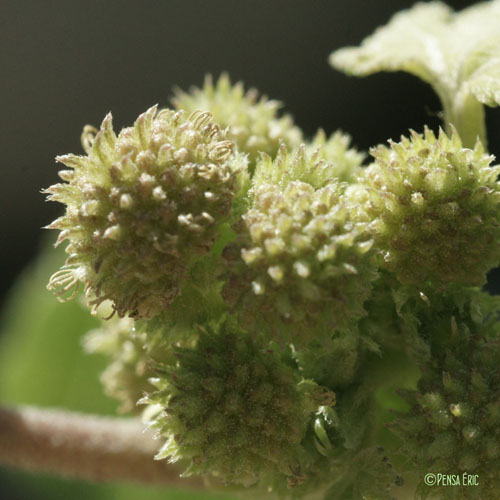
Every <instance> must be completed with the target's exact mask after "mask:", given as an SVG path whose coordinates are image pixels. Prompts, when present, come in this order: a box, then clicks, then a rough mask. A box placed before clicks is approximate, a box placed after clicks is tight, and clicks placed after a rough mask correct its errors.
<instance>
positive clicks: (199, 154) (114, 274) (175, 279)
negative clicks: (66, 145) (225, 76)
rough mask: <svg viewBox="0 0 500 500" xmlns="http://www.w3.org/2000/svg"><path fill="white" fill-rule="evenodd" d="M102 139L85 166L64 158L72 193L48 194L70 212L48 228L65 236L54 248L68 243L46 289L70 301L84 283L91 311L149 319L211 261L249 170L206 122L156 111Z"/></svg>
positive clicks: (94, 141) (62, 187) (65, 187)
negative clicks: (201, 262) (196, 268)
mask: <svg viewBox="0 0 500 500" xmlns="http://www.w3.org/2000/svg"><path fill="white" fill-rule="evenodd" d="M96 132H97V131H95V130H93V129H91V128H88V127H86V128H85V129H84V133H83V136H82V144H83V146H84V149H85V151H86V153H87V155H86V156H76V155H65V156H60V157H58V161H59V162H61V163H63V164H64V165H66V166H68V167H70V168H71V170H63V171H61V172H60V174H59V175H60V177H61V178H62V179H63V180H65V181H67V183H63V184H56V185H54V186H52V187H50V188H49V189H47V191H46V192H47V193H49V194H50V196H49V199H50V200H55V201H59V202H61V203H64V204H65V205H66V213H65V215H63V216H62V217H60V218H59V219H57V220H56V221H54V222H53V223H52V224H51V225H50V226H49V228H51V229H60V230H61V234H60V236H59V239H58V241H57V244H59V243H61V242H62V241H64V240H69V244H68V247H67V249H66V252H67V253H68V254H69V257H68V259H67V261H66V265H65V266H64V267H63V268H62V269H61V271H59V272H58V273H56V274H54V276H52V278H51V280H50V283H49V289H54V290H55V291H56V294H57V295H58V296H59V297H64V296H65V294H68V293H70V291H71V289H72V288H73V289H74V290H75V293H76V290H77V289H78V284H79V282H83V284H84V287H85V290H86V292H87V296H88V297H89V300H90V304H92V305H94V306H97V305H99V304H100V303H101V302H103V301H104V300H107V299H109V300H111V301H112V302H113V308H114V310H115V311H116V312H117V313H118V315H119V316H125V315H129V316H132V317H135V318H148V317H152V316H154V315H156V314H158V313H159V312H161V311H163V310H165V309H166V308H168V306H169V305H170V303H171V302H172V300H173V299H174V298H175V297H176V295H177V294H178V293H179V289H180V287H181V285H182V283H183V281H184V279H185V277H186V273H187V271H188V270H189V268H190V266H191V265H192V263H193V262H194V261H195V260H196V259H197V258H199V257H200V256H203V255H207V254H209V253H210V251H211V249H212V246H213V244H214V242H215V241H216V239H217V237H218V235H219V233H220V230H221V226H222V225H223V224H224V223H225V222H226V221H228V220H229V218H230V214H231V206H232V202H233V198H234V196H235V193H237V191H238V189H239V186H238V183H239V177H240V176H241V175H244V174H241V172H244V170H245V168H246V166H245V161H244V159H243V158H241V157H240V156H238V155H234V154H233V152H232V149H233V144H232V142H231V141H229V140H228V139H227V138H226V135H225V133H224V132H222V131H221V130H220V129H219V127H218V126H217V125H215V124H214V123H213V122H212V117H211V115H210V113H208V112H201V111H195V112H194V113H191V114H190V115H187V114H186V113H185V112H182V111H179V112H175V111H172V110H169V109H165V110H161V111H157V108H156V106H155V107H153V108H151V109H149V110H148V111H146V112H145V113H144V114H142V115H141V116H139V118H138V119H137V121H136V122H135V124H134V126H133V127H130V128H125V129H123V130H122V131H121V132H120V133H119V135H118V136H116V135H115V133H114V131H113V127H112V118H111V114H109V115H108V116H107V117H106V118H105V119H104V121H103V123H102V125H101V128H100V130H99V131H98V132H97V133H96ZM94 134H95V135H94ZM73 295H74V294H72V295H71V296H70V298H71V297H72V296H73Z"/></svg>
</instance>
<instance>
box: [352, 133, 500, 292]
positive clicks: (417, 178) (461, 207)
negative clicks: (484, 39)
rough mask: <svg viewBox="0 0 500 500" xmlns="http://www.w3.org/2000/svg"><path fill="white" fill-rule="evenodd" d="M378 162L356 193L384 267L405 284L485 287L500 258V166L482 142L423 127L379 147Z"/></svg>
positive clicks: (353, 197)
mask: <svg viewBox="0 0 500 500" xmlns="http://www.w3.org/2000/svg"><path fill="white" fill-rule="evenodd" d="M371 154H372V155H373V156H374V158H375V160H376V162H375V163H374V164H372V165H371V166H370V167H368V168H367V169H366V170H365V173H364V176H363V178H362V182H363V184H361V185H357V186H354V187H353V188H352V191H351V193H350V195H351V199H352V201H353V204H354V205H358V206H359V207H360V208H359V210H358V215H359V216H360V219H361V220H365V221H367V222H370V225H369V231H370V232H371V234H372V236H373V238H374V239H375V245H376V246H377V247H378V248H379V249H380V250H381V251H382V254H383V260H384V266H385V267H386V268H387V269H388V270H390V271H392V272H394V273H395V274H396V275H397V277H398V278H399V280H400V281H401V282H402V283H404V284H414V285H417V286H419V287H425V285H429V286H431V287H432V286H441V285H443V284H447V283H461V284H464V285H481V284H483V283H484V282H485V274H486V272H487V271H488V270H490V269H491V268H492V267H494V266H496V265H497V264H498V262H499V261H500V215H499V214H500V211H499V204H500V184H499V183H498V182H497V176H498V175H499V173H500V167H498V166H496V167H492V166H490V163H491V162H492V160H493V157H492V156H489V155H487V154H486V153H485V152H484V149H483V147H482V146H481V144H480V143H479V142H478V143H477V144H476V147H475V148H474V149H473V150H471V149H466V148H463V147H462V143H461V141H460V138H459V137H458V135H457V134H456V133H454V134H453V136H452V137H451V138H449V137H448V136H447V135H446V134H445V133H444V132H443V131H442V130H441V131H440V133H439V136H438V137H436V136H435V135H434V133H433V132H432V131H431V130H429V129H427V128H426V129H425V132H424V134H423V135H420V134H417V133H415V132H413V131H412V133H411V137H410V138H406V137H402V138H401V142H399V143H395V142H392V141H390V142H389V147H386V146H382V145H380V146H377V147H376V148H374V149H372V151H371Z"/></svg>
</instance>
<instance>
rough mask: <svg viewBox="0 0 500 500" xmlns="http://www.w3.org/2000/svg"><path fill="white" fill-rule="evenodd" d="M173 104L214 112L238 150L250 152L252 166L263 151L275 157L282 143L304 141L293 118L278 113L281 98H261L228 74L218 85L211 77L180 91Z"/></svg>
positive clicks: (290, 144)
mask: <svg viewBox="0 0 500 500" xmlns="http://www.w3.org/2000/svg"><path fill="white" fill-rule="evenodd" d="M173 104H174V105H175V107H176V108H177V109H184V110H186V111H188V112H192V111H195V110H197V109H203V110H207V111H210V112H211V113H213V115H214V120H215V121H216V123H218V124H219V125H220V126H221V127H224V128H225V127H228V138H230V139H231V140H233V141H234V142H235V144H236V146H237V148H238V150H239V151H241V152H243V153H248V155H249V157H250V164H251V165H253V164H254V162H255V160H256V159H257V158H258V157H259V154H260V153H262V152H264V153H267V154H268V155H271V156H275V155H276V153H277V152H278V148H279V145H280V143H282V142H283V143H284V144H285V145H286V146H287V147H289V148H295V147H297V146H298V145H299V144H300V142H301V141H302V132H301V131H300V129H299V128H297V127H296V126H294V124H293V121H292V119H291V117H290V116H288V115H285V116H283V117H279V116H278V110H279V108H280V107H281V105H280V103H279V102H278V101H270V100H268V99H267V98H266V97H265V96H264V97H259V94H258V92H257V91H256V90H255V89H250V90H248V91H246V92H245V89H244V88H243V84H242V83H241V82H240V83H236V84H235V85H232V84H231V80H230V79H229V76H228V75H227V74H223V75H221V76H220V77H219V79H218V80H217V83H216V84H215V85H214V83H213V81H212V78H211V77H210V76H208V77H207V78H206V79H205V83H204V85H203V87H202V88H201V89H199V88H194V89H193V90H192V91H191V93H186V92H183V91H181V90H177V92H176V95H175V97H174V99H173Z"/></svg>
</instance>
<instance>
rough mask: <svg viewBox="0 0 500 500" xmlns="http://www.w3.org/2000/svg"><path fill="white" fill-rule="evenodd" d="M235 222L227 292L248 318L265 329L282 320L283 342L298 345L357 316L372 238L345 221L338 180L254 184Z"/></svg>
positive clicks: (366, 291) (371, 272)
mask: <svg viewBox="0 0 500 500" xmlns="http://www.w3.org/2000/svg"><path fill="white" fill-rule="evenodd" d="M299 154H300V153H299ZM280 160H281V159H280V158H279V159H278V160H277V161H280ZM294 160H295V158H294V159H293V160H291V161H294ZM273 166H274V164H272V165H271V169H270V172H271V174H272V173H273V172H274V170H273V169H272V167H273ZM285 171H287V170H285ZM241 226H242V227H241V229H239V231H238V232H239V241H238V243H237V244H236V245H237V250H236V251H233V252H231V251H230V250H231V249H229V250H228V251H227V252H226V256H227V258H228V262H229V265H228V269H230V277H229V280H228V282H227V286H226V297H228V298H229V299H230V301H231V302H232V303H233V304H234V306H235V307H236V308H237V310H238V311H240V312H241V313H242V314H244V315H245V316H246V317H247V318H248V320H249V321H251V320H252V318H253V319H258V320H262V324H260V323H259V325H260V328H263V329H266V324H267V325H273V324H274V323H276V321H277V320H281V321H283V322H284V324H283V327H282V328H280V329H279V330H280V332H282V333H283V336H284V340H285V341H287V342H292V343H294V344H295V345H298V346H302V345H304V344H305V343H307V342H308V341H310V340H311V339H312V338H317V339H318V338H320V336H322V335H324V336H325V337H328V336H329V335H331V333H333V330H334V329H335V327H342V326H346V325H347V324H349V323H350V322H353V321H354V320H356V319H357V318H359V317H360V316H361V315H363V312H364V310H363V303H364V301H365V300H366V299H367V298H368V296H369V295H370V290H371V287H370V282H371V281H372V280H373V279H374V278H375V277H376V272H375V268H374V266H373V262H372V260H373V259H371V256H372V253H371V252H370V250H371V247H372V241H371V240H369V239H368V238H367V236H366V234H365V233H364V232H363V231H362V229H360V228H359V227H358V225H357V224H356V223H355V222H353V221H352V220H351V219H350V216H349V212H348V209H347V203H346V201H345V200H344V198H343V195H342V186H341V185H340V184H338V183H337V182H334V181H333V182H330V184H328V185H326V186H324V187H322V188H319V189H315V188H314V187H313V186H312V185H311V184H308V183H305V182H301V181H291V182H289V183H288V184H287V185H286V187H285V188H280V186H279V185H278V184H275V183H273V184H262V185H258V184H257V186H256V188H255V190H254V193H253V203H252V206H251V208H250V209H249V210H248V211H247V213H246V214H245V215H244V216H243V218H242V224H241ZM236 245H235V246H236ZM238 253H241V258H240V256H239V255H238ZM231 258H232V259H231ZM257 311H259V314H257Z"/></svg>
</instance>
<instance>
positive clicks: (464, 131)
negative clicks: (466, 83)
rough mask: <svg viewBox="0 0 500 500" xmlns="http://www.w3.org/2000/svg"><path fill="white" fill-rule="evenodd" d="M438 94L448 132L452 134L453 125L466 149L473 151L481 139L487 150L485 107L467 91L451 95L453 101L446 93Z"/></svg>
mask: <svg viewBox="0 0 500 500" xmlns="http://www.w3.org/2000/svg"><path fill="white" fill-rule="evenodd" d="M438 94H439V96H440V98H441V102H442V104H443V108H444V126H445V130H446V132H447V133H448V134H451V132H452V129H451V125H453V126H454V127H455V128H456V130H457V132H458V135H459V136H460V138H461V139H462V144H463V145H464V147H466V148H470V149H473V148H474V146H475V145H476V140H477V139H478V138H479V139H480V141H481V143H482V145H483V146H484V148H485V149H487V147H488V145H487V138H486V121H485V114H484V105H483V104H482V103H480V102H479V101H478V100H477V99H476V98H475V97H474V96H473V95H472V94H470V93H468V92H466V91H462V92H456V93H455V94H450V95H452V96H453V99H449V98H446V93H438Z"/></svg>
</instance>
